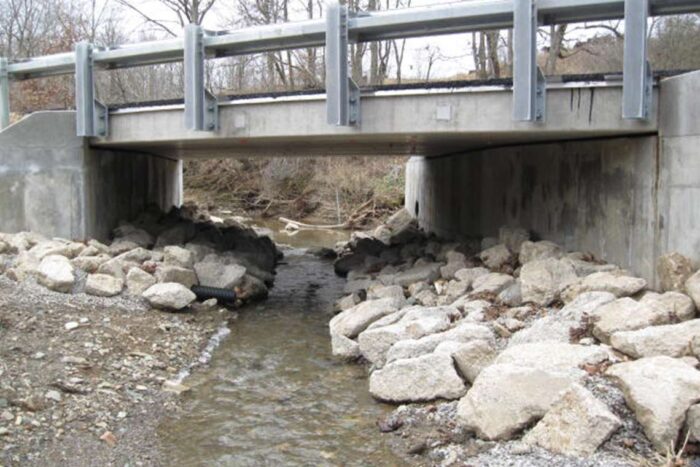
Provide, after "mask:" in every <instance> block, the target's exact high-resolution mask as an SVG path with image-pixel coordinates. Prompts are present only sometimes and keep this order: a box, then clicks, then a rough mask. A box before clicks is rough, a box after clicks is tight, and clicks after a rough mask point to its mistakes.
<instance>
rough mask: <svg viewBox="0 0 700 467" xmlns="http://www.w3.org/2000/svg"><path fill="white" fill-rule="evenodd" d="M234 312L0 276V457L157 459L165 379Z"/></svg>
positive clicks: (173, 401) (70, 461)
mask: <svg viewBox="0 0 700 467" xmlns="http://www.w3.org/2000/svg"><path fill="white" fill-rule="evenodd" d="M235 316H236V315H235V313H231V312H229V311H227V310H225V309H220V308H218V307H215V308H214V309H208V310H202V309H200V310H198V311H193V312H188V313H168V312H162V311H157V310H152V309H149V308H148V307H147V306H146V305H145V304H144V302H143V301H141V300H138V299H131V298H125V297H122V298H109V299H106V298H98V297H91V296H88V295H85V294H75V295H72V296H69V295H64V294H60V293H56V292H52V291H49V290H46V289H45V288H43V287H41V286H38V285H36V284H35V283H32V282H31V281H27V282H24V283H21V284H17V283H15V282H12V281H10V280H8V279H6V278H5V277H1V276H0V465H2V466H14V465H80V466H86V465H100V466H104V465H119V466H123V465H157V464H160V461H159V460H160V459H162V453H161V450H160V446H159V441H158V438H157V435H156V427H157V425H158V424H159V422H160V420H161V418H162V417H163V416H165V415H169V414H173V413H174V412H176V411H177V410H178V408H179V406H180V402H181V400H182V398H181V397H178V396H177V395H176V394H174V393H173V392H170V390H172V389H174V390H178V389H180V387H178V386H173V387H172V388H171V387H170V385H169V384H168V383H167V382H169V381H174V380H177V377H178V374H179V373H180V372H181V371H182V370H183V369H187V368H188V367H189V366H190V365H192V363H193V362H195V364H194V367H193V369H194V370H196V368H197V366H199V365H201V364H202V363H201V362H199V359H200V355H201V353H202V351H203V349H205V347H206V345H207V343H208V341H209V340H210V337H211V336H212V335H214V334H215V333H216V331H217V329H219V328H220V327H221V326H222V324H224V323H225V322H226V321H227V320H231V319H235Z"/></svg>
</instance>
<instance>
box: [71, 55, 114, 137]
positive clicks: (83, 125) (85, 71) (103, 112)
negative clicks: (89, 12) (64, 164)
mask: <svg viewBox="0 0 700 467" xmlns="http://www.w3.org/2000/svg"><path fill="white" fill-rule="evenodd" d="M92 53H93V50H92V44H90V43H89V42H79V43H78V44H76V46H75V118H76V121H75V127H76V133H77V135H78V136H86V137H94V136H107V129H108V126H109V122H108V118H109V112H108V110H107V106H106V105H104V104H102V103H101V102H99V101H97V100H96V99H95V77H94V75H93V69H94V63H93V59H92Z"/></svg>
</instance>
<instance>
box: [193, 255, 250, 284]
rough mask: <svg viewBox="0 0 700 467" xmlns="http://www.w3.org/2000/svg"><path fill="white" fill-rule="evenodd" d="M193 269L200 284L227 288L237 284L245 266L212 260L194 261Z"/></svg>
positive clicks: (241, 279) (240, 279) (241, 278)
mask: <svg viewBox="0 0 700 467" xmlns="http://www.w3.org/2000/svg"><path fill="white" fill-rule="evenodd" d="M194 271H195V273H196V274H197V278H198V279H199V284H200V285H203V286H206V287H217V288H220V289H229V290H232V289H233V288H234V287H236V286H237V285H239V284H240V283H241V282H242V281H243V277H244V276H245V274H246V268H245V267H243V266H240V265H238V264H222V263H218V262H214V261H205V262H200V263H196V264H195V265H194Z"/></svg>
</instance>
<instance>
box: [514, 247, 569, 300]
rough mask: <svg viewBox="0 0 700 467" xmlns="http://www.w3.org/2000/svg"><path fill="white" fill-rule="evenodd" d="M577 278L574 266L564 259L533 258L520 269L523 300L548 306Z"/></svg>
mask: <svg viewBox="0 0 700 467" xmlns="http://www.w3.org/2000/svg"><path fill="white" fill-rule="evenodd" d="M577 280H578V276H577V275H576V271H574V268H573V267H572V266H571V265H570V264H567V263H566V262H564V261H560V260H558V259H554V258H546V259H536V260H532V261H530V262H528V263H526V264H524V265H523V267H522V268H521V270H520V287H521V292H522V297H523V301H525V302H532V303H536V304H538V305H541V306H547V305H549V304H551V303H552V302H554V301H555V300H557V299H558V298H559V294H560V293H561V292H562V291H563V290H564V289H565V288H566V287H567V286H569V285H570V284H572V283H574V282H576V281H577Z"/></svg>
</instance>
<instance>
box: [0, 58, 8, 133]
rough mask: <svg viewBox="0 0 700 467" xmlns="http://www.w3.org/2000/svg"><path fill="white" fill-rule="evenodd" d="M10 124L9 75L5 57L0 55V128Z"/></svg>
mask: <svg viewBox="0 0 700 467" xmlns="http://www.w3.org/2000/svg"><path fill="white" fill-rule="evenodd" d="M9 125H10V76H9V74H8V73H7V58H5V57H0V130H2V129H3V128H7V127H8V126H9Z"/></svg>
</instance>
